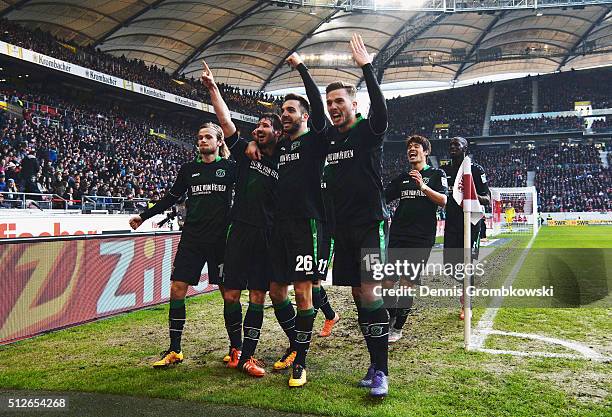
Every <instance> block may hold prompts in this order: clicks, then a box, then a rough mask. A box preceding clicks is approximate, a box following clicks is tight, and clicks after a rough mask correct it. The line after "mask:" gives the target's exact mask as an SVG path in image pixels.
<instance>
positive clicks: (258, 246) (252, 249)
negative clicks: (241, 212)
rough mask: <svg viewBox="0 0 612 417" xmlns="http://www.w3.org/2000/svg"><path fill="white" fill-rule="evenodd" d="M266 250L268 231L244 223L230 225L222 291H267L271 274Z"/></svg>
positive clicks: (268, 237)
mask: <svg viewBox="0 0 612 417" xmlns="http://www.w3.org/2000/svg"><path fill="white" fill-rule="evenodd" d="M269 249H270V230H269V229H266V228H262V227H256V226H253V225H250V224H247V223H243V222H234V223H232V224H231V225H230V228H229V230H228V233H227V244H226V247H225V268H224V270H223V275H224V277H223V281H224V283H223V285H224V286H225V288H227V289H230V290H246V289H249V290H261V291H268V289H269V287H270V276H271V275H272V266H271V265H270V253H269Z"/></svg>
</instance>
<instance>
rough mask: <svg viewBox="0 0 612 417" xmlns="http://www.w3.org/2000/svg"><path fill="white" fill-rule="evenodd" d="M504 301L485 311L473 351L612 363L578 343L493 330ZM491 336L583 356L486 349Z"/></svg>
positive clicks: (518, 264) (518, 266) (497, 299)
mask: <svg viewBox="0 0 612 417" xmlns="http://www.w3.org/2000/svg"><path fill="white" fill-rule="evenodd" d="M535 238H536V236H535V235H534V236H532V237H531V239H530V240H529V243H528V244H527V246H526V247H525V249H524V250H523V252H522V253H521V256H520V258H519V259H518V261H517V262H516V264H514V267H513V268H512V270H511V271H510V274H509V275H508V278H506V281H504V286H505V287H506V288H508V287H510V286H511V285H512V283H513V282H514V280H515V279H516V276H517V275H518V273H519V271H520V269H521V267H522V266H523V263H524V262H525V258H526V257H527V254H528V252H529V249H530V248H531V246H532V245H533V242H534V241H535ZM503 301H504V297H501V296H497V297H495V298H493V300H491V307H489V308H487V309H486V310H485V312H484V314H483V315H482V317H481V318H480V320H479V321H478V324H477V325H476V328H475V329H474V334H473V335H472V343H471V348H472V349H473V350H477V351H480V352H486V353H492V354H501V355H513V356H524V357H530V356H539V357H547V358H566V359H590V360H593V361H598V362H611V361H612V358H610V357H607V356H604V355H602V354H600V353H599V352H597V351H595V350H593V349H591V348H588V347H586V346H584V345H582V344H580V343H578V342H574V341H570V340H564V339H558V338H554V337H548V336H542V335H538V334H532V333H517V332H505V331H501V330H493V321H494V320H495V317H496V316H497V312H498V311H499V308H500V307H501V305H502V303H503ZM491 334H493V335H501V336H512V337H519V338H523V339H531V340H538V341H541V342H545V343H550V344H556V345H560V346H563V347H565V348H567V349H571V350H575V351H577V352H579V353H580V354H581V355H575V354H570V353H551V352H523V351H518V350H500V349H486V348H484V347H483V346H484V344H485V341H486V340H487V337H488V336H489V335H491Z"/></svg>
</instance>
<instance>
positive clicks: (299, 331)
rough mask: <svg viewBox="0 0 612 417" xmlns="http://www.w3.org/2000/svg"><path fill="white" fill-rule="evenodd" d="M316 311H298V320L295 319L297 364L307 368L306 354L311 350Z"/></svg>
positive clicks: (311, 309)
mask: <svg viewBox="0 0 612 417" xmlns="http://www.w3.org/2000/svg"><path fill="white" fill-rule="evenodd" d="M314 318H315V311H314V308H310V309H308V310H298V313H297V318H296V319H295V347H296V350H297V355H296V356H295V362H294V363H295V364H296V365H302V366H303V367H304V368H305V367H306V354H308V349H309V348H310V341H311V340H312V325H313V323H314Z"/></svg>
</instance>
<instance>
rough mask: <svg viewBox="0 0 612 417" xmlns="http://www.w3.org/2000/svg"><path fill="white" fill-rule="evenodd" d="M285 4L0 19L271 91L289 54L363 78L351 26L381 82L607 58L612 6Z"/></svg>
mask: <svg viewBox="0 0 612 417" xmlns="http://www.w3.org/2000/svg"><path fill="white" fill-rule="evenodd" d="M383 1H384V0H378V3H379V4H380V3H382V2H383ZM573 1H574V3H572V4H576V1H580V0H573ZM285 3H287V2H276V1H274V2H271V1H255V0H225V1H212V0H87V1H84V0H19V1H17V0H0V17H5V18H7V19H9V20H12V21H16V22H19V23H22V24H23V25H25V26H27V27H31V28H33V27H39V28H41V29H43V30H47V31H50V32H52V33H53V34H54V35H56V36H59V37H60V38H64V39H67V40H72V41H74V42H75V43H77V44H79V45H90V44H93V45H96V46H98V47H100V48H101V49H102V50H103V51H106V52H109V53H111V54H114V55H117V56H121V55H125V56H126V57H128V58H138V59H142V60H144V61H145V62H147V63H149V64H155V65H158V66H163V67H165V68H166V70H167V71H169V72H171V73H178V74H185V75H187V76H194V77H197V76H198V74H199V72H200V71H201V64H200V59H201V58H206V60H207V62H208V63H209V65H210V67H211V68H212V69H213V72H214V73H215V76H216V78H217V80H218V81H219V82H224V83H228V84H232V85H237V86H240V87H243V88H249V89H256V90H260V89H265V90H267V91H274V90H279V89H283V88H289V87H294V86H301V81H300V79H299V76H298V74H297V73H296V72H291V71H289V68H288V67H287V66H285V65H283V62H284V59H285V58H286V57H287V56H288V55H289V54H290V53H291V52H292V51H294V50H298V51H299V52H300V54H302V55H303V56H305V57H306V59H307V64H308V66H309V67H310V68H311V72H312V73H313V75H314V77H315V79H316V80H317V82H318V83H320V84H324V83H328V82H331V81H335V80H343V81H347V82H351V83H360V82H361V71H359V70H358V69H356V68H354V66H353V64H352V62H351V60H350V52H349V50H348V40H349V38H350V36H351V34H352V33H353V32H359V33H361V34H362V35H363V38H364V40H365V43H366V45H367V47H368V49H369V50H370V51H371V52H372V53H375V54H376V57H375V62H374V63H375V67H376V68H377V70H378V71H380V72H381V73H383V78H382V80H383V83H393V82H401V81H442V82H450V81H452V80H459V81H460V80H469V79H478V78H481V77H485V76H490V75H496V74H506V73H526V72H530V73H536V72H537V73H548V72H554V71H558V70H564V69H569V68H575V69H579V68H586V67H592V66H600V65H609V64H612V12H611V10H612V6H611V4H610V3H612V2H605V1H602V2H597V1H594V2H589V3H601V4H591V5H588V4H583V5H580V4H578V5H577V6H574V7H564V8H561V7H558V8H538V9H534V8H520V7H518V8H515V7H513V6H507V5H508V4H511V2H509V1H506V2H505V3H504V4H506V7H489V8H486V9H484V8H483V9H482V10H478V11H471V12H469V11H461V12H459V9H458V8H457V9H454V10H451V11H452V12H451V13H444V12H441V11H438V10H437V9H435V8H432V9H424V8H423V7H420V8H416V7H413V8H408V9H402V8H397V9H395V10H391V9H393V8H390V9H384V10H381V9H378V10H369V9H368V8H367V7H365V8H363V9H359V8H355V7H353V8H352V9H351V8H349V7H344V8H341V7H297V6H292V8H289V7H288V4H285ZM298 3H299V2H298ZM322 3H325V2H322ZM322 3H319V4H322ZM327 3H330V2H327ZM340 3H346V1H344V2H343V1H339V2H337V4H340ZM396 3H402V2H396ZM403 3H404V4H405V3H407V2H403ZM470 3H471V4H472V3H473V4H476V3H479V4H484V3H486V0H483V1H480V2H470ZM517 3H518V2H517ZM543 3H549V4H553V3H554V1H552V0H545V1H540V4H543ZM301 4H309V2H307V1H305V2H301ZM374 4H376V2H374ZM453 4H455V3H454V2H453ZM512 4H514V3H512ZM349 9H350V10H349ZM463 10H467V9H463Z"/></svg>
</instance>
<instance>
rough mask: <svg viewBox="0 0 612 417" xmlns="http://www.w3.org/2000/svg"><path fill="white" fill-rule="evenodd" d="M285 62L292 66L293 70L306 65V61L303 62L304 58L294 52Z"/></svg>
mask: <svg viewBox="0 0 612 417" xmlns="http://www.w3.org/2000/svg"><path fill="white" fill-rule="evenodd" d="M285 62H286V63H287V64H289V65H291V68H293V69H295V68H297V67H298V65H300V64H302V63H304V61H303V60H302V57H301V56H300V55H299V54H298V53H297V52H294V53H292V54H291V55H289V58H287V59H286V60H285Z"/></svg>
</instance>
